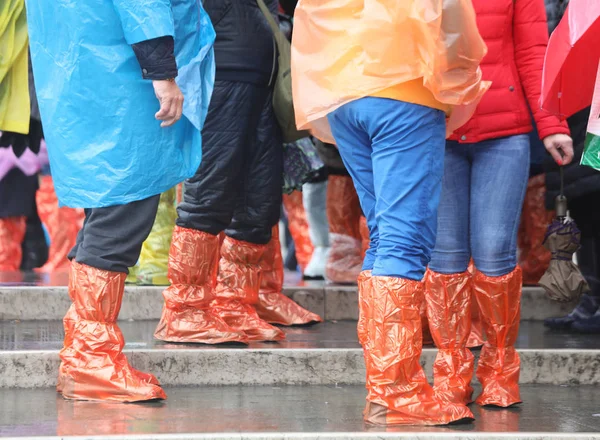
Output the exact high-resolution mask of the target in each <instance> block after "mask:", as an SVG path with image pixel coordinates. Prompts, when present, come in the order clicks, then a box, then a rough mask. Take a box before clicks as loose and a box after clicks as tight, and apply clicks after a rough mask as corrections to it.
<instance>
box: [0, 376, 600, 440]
mask: <svg viewBox="0 0 600 440" xmlns="http://www.w3.org/2000/svg"><path fill="white" fill-rule="evenodd" d="M166 391H167V394H168V400H167V401H165V402H155V403H147V404H138V405H119V404H107V403H94V402H71V401H65V400H63V399H62V398H61V397H59V396H57V394H56V392H55V391H54V390H52V389H38V390H2V391H1V392H0V408H2V409H1V410H0V438H3V439H19V440H25V439H34V438H35V439H47V440H50V439H69V438H78V439H96V440H100V439H107V440H108V439H131V440H134V439H135V440H142V439H143V440H150V439H155V440H162V439H164V440H167V439H168V440H195V439H198V440H200V439H202V440H205V439H218V440H233V439H235V440H242V439H246V440H267V439H269V440H292V439H294V440H295V439H298V440H308V439H315V440H316V439H319V440H342V439H350V440H363V439H364V440H367V439H369V440H371V439H373V440H375V439H404V440H438V439H439V440H442V439H444V440H483V439H485V440H507V439H514V440H517V439H518V440H600V417H599V416H600V405H599V399H598V395H599V393H600V388H599V387H590V386H586V387H583V386H579V387H577V386H575V387H561V386H547V385H546V386H540V385H533V386H531V385H529V386H523V387H522V390H521V391H522V399H523V401H524V403H523V404H522V405H521V406H519V407H516V408H512V409H508V410H498V409H488V408H481V407H478V406H476V405H473V406H472V411H473V413H474V415H475V418H476V420H475V422H474V424H470V425H457V426H452V427H422V426H420V427H411V426H404V427H397V428H387V429H385V428H375V427H370V426H365V425H364V423H363V422H362V416H361V412H362V409H363V406H364V401H365V394H366V393H365V391H364V388H363V387H362V386H338V387H329V386H311V387H240V386H237V387H201V388H193V387H187V388H167V389H166Z"/></svg>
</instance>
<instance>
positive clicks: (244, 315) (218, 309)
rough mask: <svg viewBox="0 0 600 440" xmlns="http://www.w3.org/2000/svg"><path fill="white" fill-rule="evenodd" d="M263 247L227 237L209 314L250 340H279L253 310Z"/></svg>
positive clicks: (278, 333) (281, 336)
mask: <svg viewBox="0 0 600 440" xmlns="http://www.w3.org/2000/svg"><path fill="white" fill-rule="evenodd" d="M266 249H267V246H266V245H258V244H252V243H248V242H245V241H239V240H235V239H233V238H231V237H226V238H225V240H224V241H223V246H222V247H221V259H220V261H219V275H218V281H217V288H216V291H215V292H216V298H215V300H214V301H213V302H212V304H211V307H212V309H211V310H212V312H213V313H214V314H216V315H217V316H219V317H220V318H221V319H223V321H225V322H226V323H227V325H229V326H230V327H232V328H233V329H234V330H236V331H239V332H244V333H245V334H246V335H247V336H248V339H249V340H250V341H281V340H283V339H285V334H284V333H283V332H282V331H281V330H280V329H278V328H277V327H274V326H272V325H271V324H269V323H268V322H267V321H265V320H263V319H261V318H260V317H259V316H258V313H257V312H256V309H255V308H254V305H256V304H257V303H258V290H259V288H260V285H261V274H260V261H261V259H262V257H263V254H264V253H265V251H266Z"/></svg>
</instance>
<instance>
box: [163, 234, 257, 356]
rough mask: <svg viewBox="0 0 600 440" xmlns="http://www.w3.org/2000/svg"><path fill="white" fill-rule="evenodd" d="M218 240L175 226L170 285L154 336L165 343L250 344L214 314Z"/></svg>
mask: <svg viewBox="0 0 600 440" xmlns="http://www.w3.org/2000/svg"><path fill="white" fill-rule="evenodd" d="M218 258H219V237H218V236H216V235H211V234H207V233H206V232H201V231H197V230H194V229H187V228H181V227H179V226H176V227H175V229H174V231H173V239H172V241H171V249H170V252H169V270H168V277H169V281H170V282H171V285H170V286H169V287H167V288H166V289H165V290H164V292H163V297H164V298H165V305H164V307H163V312H162V317H161V320H160V323H159V324H158V327H157V328H156V332H155V333H154V336H155V337H156V338H157V339H160V340H162V341H169V342H188V343H190V342H192V343H201V344H220V343H224V342H241V343H247V342H248V338H247V337H246V335H245V334H244V333H242V332H239V331H235V330H234V329H232V328H231V327H229V326H228V325H227V324H226V323H225V322H224V321H223V320H222V319H221V318H219V317H218V316H214V315H213V314H212V313H211V301H212V300H213V299H214V298H215V296H214V289H215V286H216V280H217V265H218Z"/></svg>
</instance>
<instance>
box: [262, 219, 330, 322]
mask: <svg viewBox="0 0 600 440" xmlns="http://www.w3.org/2000/svg"><path fill="white" fill-rule="evenodd" d="M259 265H260V271H261V283H260V290H259V292H258V302H257V303H256V304H255V308H256V311H257V312H258V316H260V317H261V319H264V320H265V321H267V322H269V323H271V324H279V325H304V324H310V323H311V322H322V321H323V319H322V318H321V317H320V316H319V315H316V314H314V313H312V312H309V311H308V310H306V309H304V308H302V307H300V305H298V304H296V303H295V302H294V301H293V300H292V299H290V298H288V297H287V296H285V295H284V294H283V293H282V290H283V258H282V256H281V244H280V243H279V226H278V225H276V226H274V227H273V236H272V238H271V241H270V242H269V244H268V245H267V250H266V251H265V253H264V254H263V256H262V258H261V260H260V264H259Z"/></svg>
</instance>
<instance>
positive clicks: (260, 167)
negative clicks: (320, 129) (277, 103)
mask: <svg viewBox="0 0 600 440" xmlns="http://www.w3.org/2000/svg"><path fill="white" fill-rule="evenodd" d="M272 101H273V95H272V93H271V92H269V93H267V94H266V95H265V96H264V98H263V104H262V111H261V113H260V120H259V121H258V126H257V129H256V134H255V137H254V140H253V142H252V143H251V144H250V145H249V146H248V147H249V148H248V153H247V156H246V157H247V159H246V164H245V167H244V170H243V173H244V175H243V182H244V185H243V186H242V188H241V190H240V192H239V194H238V199H237V203H236V207H235V211H234V215H233V219H232V221H231V224H230V225H229V227H228V228H227V229H226V230H225V233H226V234H227V235H228V236H229V237H232V238H234V239H236V240H242V241H247V242H250V243H254V244H267V243H268V242H269V241H270V240H271V230H272V228H273V226H274V225H276V224H277V222H278V221H279V216H280V212H281V198H282V193H281V189H282V184H283V141H282V137H281V132H280V129H279V126H278V125H277V120H276V119H275V113H274V112H273V104H272Z"/></svg>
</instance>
